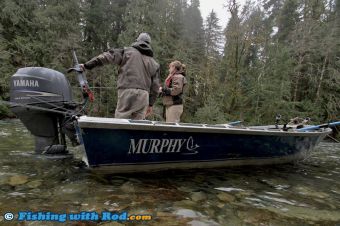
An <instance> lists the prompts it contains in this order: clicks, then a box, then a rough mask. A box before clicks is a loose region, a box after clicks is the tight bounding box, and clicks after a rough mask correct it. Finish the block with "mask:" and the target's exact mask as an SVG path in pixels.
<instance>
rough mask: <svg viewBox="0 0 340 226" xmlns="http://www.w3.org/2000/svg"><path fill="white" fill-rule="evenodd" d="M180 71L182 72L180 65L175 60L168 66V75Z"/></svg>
mask: <svg viewBox="0 0 340 226" xmlns="http://www.w3.org/2000/svg"><path fill="white" fill-rule="evenodd" d="M182 71H183V68H182V63H181V62H180V61H178V60H175V61H172V62H171V63H170V64H169V72H170V74H173V73H181V72H182Z"/></svg>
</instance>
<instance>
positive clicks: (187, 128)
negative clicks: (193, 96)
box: [78, 116, 332, 137]
mask: <svg viewBox="0 0 340 226" xmlns="http://www.w3.org/2000/svg"><path fill="white" fill-rule="evenodd" d="M196 125H197V126H196ZM220 125H227V124H220ZM78 126H79V127H80V128H81V129H83V128H89V129H124V130H141V131H159V132H194V133H220V134H240V135H263V136H268V135H275V136H306V137H309V136H311V137H314V136H322V135H324V136H326V135H327V134H329V133H331V131H332V130H331V129H330V128H322V131H319V130H315V131H303V132H302V131H296V130H291V131H283V130H279V129H278V130H274V129H275V128H272V129H273V130H270V129H269V128H268V129H263V128H261V129H260V128H259V129H256V128H254V126H251V127H235V126H225V127H217V126H219V125H207V124H193V123H188V124H186V123H179V124H178V123H165V122H158V121H148V120H139V121H133V120H128V119H116V118H99V117H87V116H82V117H80V118H79V120H78ZM214 126H215V127H214ZM260 127H263V126H260Z"/></svg>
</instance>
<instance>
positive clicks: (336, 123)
mask: <svg viewBox="0 0 340 226" xmlns="http://www.w3.org/2000/svg"><path fill="white" fill-rule="evenodd" d="M335 126H340V121H337V122H331V123H324V124H320V125H316V126H308V127H305V128H301V129H297V130H296V131H299V132H306V131H312V130H317V129H321V128H328V127H335Z"/></svg>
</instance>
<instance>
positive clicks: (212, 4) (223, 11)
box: [200, 0, 245, 29]
mask: <svg viewBox="0 0 340 226" xmlns="http://www.w3.org/2000/svg"><path fill="white" fill-rule="evenodd" d="M227 2H228V0H200V8H201V14H202V17H203V20H204V21H205V20H206V19H207V16H208V15H209V13H210V12H211V10H214V11H215V13H216V14H217V17H218V18H219V19H220V26H222V29H224V28H225V26H226V25H227V23H228V20H229V17H230V13H229V12H228V10H227V8H225V7H224V5H226V4H227ZM243 2H245V0H237V3H239V4H240V5H241V6H243V5H242V4H243Z"/></svg>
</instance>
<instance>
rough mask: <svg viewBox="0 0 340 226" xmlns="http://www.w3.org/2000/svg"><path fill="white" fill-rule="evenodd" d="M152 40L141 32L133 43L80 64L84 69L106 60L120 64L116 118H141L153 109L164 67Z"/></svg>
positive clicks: (98, 64)
mask: <svg viewBox="0 0 340 226" xmlns="http://www.w3.org/2000/svg"><path fill="white" fill-rule="evenodd" d="M150 44H151V37H150V35H149V34H147V33H141V34H140V35H139V36H138V38H137V40H136V42H134V43H132V45H131V46H130V47H124V48H122V49H110V50H108V51H107V52H104V53H102V54H100V55H99V56H97V57H94V58H92V59H91V60H89V61H88V62H86V63H85V64H81V65H80V66H81V68H82V69H83V70H84V69H88V70H91V69H92V68H95V67H97V66H102V65H104V64H116V65H118V66H119V71H118V80H117V89H118V102H117V107H116V111H115V118H125V119H136V120H141V119H144V118H145V117H146V115H148V114H151V113H152V106H153V104H154V103H155V101H156V98H157V96H158V92H159V86H160V84H159V77H160V75H159V73H160V72H159V71H160V69H159V64H158V63H157V62H156V61H155V59H154V58H153V50H152V48H151V45H150Z"/></svg>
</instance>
